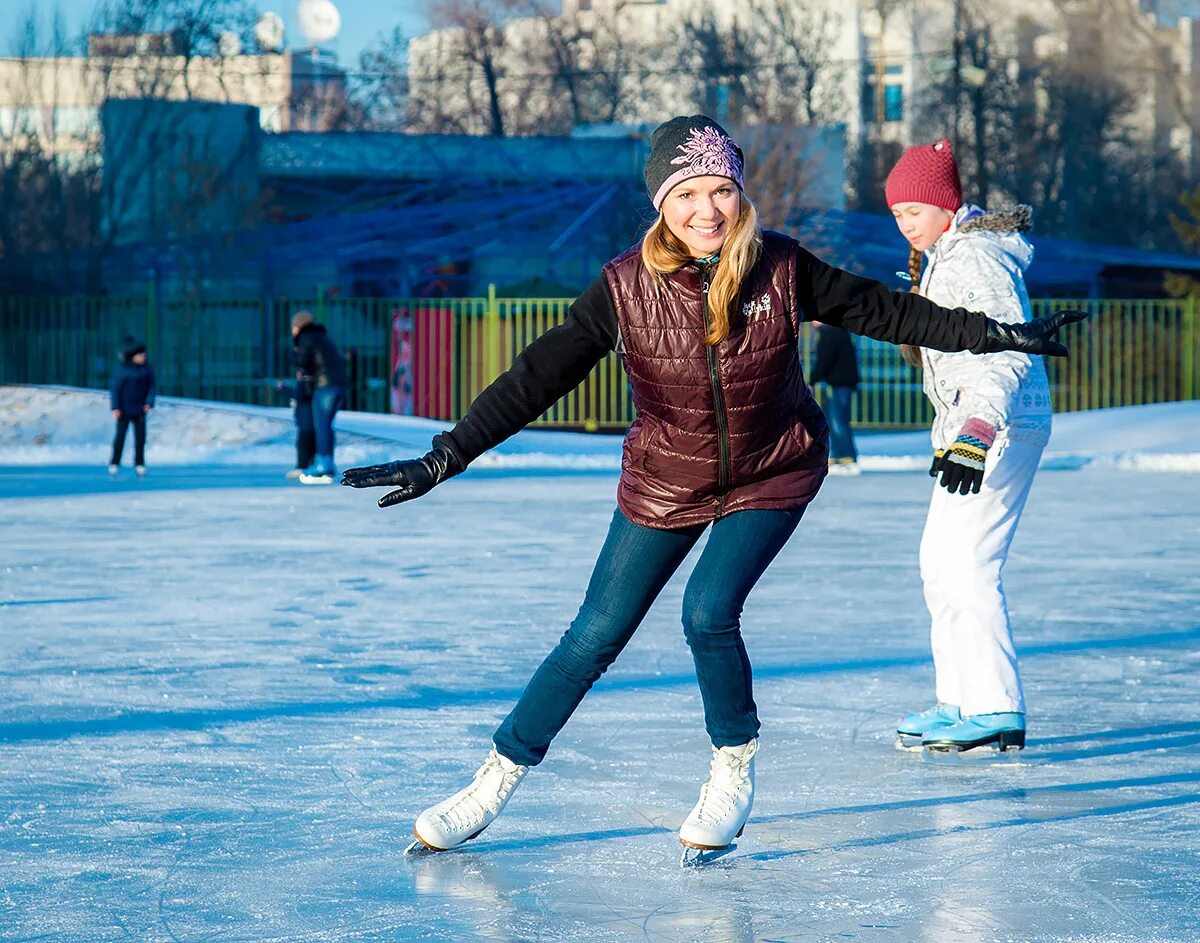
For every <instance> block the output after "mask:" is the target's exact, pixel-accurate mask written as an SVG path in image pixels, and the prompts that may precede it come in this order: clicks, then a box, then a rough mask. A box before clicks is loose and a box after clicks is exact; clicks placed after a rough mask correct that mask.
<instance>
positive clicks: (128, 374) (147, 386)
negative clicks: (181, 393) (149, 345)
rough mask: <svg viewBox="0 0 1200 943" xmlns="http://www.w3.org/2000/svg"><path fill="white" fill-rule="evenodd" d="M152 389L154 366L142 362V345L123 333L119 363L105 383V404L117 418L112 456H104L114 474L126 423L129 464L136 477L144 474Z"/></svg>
mask: <svg viewBox="0 0 1200 943" xmlns="http://www.w3.org/2000/svg"><path fill="white" fill-rule="evenodd" d="M156 392H157V386H156V384H155V381H154V368H153V367H151V366H150V364H149V363H147V362H146V345H145V344H143V343H141V342H139V341H137V340H135V339H134V338H132V337H126V338H125V339H124V341H122V343H121V363H120V365H119V366H118V367H117V370H116V372H115V373H114V374H113V378H112V383H111V385H110V387H109V397H108V403H109V408H110V409H111V410H112V414H113V418H114V419H115V420H116V421H117V431H116V435H115V436H114V437H113V445H112V457H111V458H110V459H109V460H108V473H109V474H110V475H114V476H115V475H116V474H117V472H119V471H120V470H121V455H122V453H123V452H124V451H125V433H126V432H127V431H128V429H129V427H130V426H133V462H134V465H133V468H134V471H135V472H136V473H137V476H138V477H139V478H141V477H142V476H144V475H145V474H146V417H147V416H148V415H149V414H150V410H152V409H153V408H154V396H155V393H156Z"/></svg>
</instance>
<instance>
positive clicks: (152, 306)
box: [146, 282, 158, 356]
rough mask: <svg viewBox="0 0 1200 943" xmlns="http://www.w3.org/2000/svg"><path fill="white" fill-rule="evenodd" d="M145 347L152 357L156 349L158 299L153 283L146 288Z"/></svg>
mask: <svg viewBox="0 0 1200 943" xmlns="http://www.w3.org/2000/svg"><path fill="white" fill-rule="evenodd" d="M146 347H147V349H149V350H150V351H151V356H154V352H155V350H156V349H157V347H158V297H157V296H156V295H155V293H154V282H150V284H149V285H147V286H146Z"/></svg>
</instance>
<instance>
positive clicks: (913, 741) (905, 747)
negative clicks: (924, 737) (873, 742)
mask: <svg viewBox="0 0 1200 943" xmlns="http://www.w3.org/2000/svg"><path fill="white" fill-rule="evenodd" d="M922 746H923V745H922V743H921V738H920V737H919V736H911V735H909V734H905V733H898V734H896V749H897V750H900V751H902V752H904V753H920V752H921V749H922Z"/></svg>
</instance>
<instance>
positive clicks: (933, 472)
mask: <svg viewBox="0 0 1200 943" xmlns="http://www.w3.org/2000/svg"><path fill="white" fill-rule="evenodd" d="M945 457H946V450H945V449H934V450H933V464H932V465H930V466H929V477H930V478H936V477H937V476H938V472H940V471H941V470H942V460H943V459H944V458H945Z"/></svg>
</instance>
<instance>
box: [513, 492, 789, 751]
mask: <svg viewBox="0 0 1200 943" xmlns="http://www.w3.org/2000/svg"><path fill="white" fill-rule="evenodd" d="M803 513H804V512H803V510H797V511H739V512H738V513H736V514H731V515H729V516H728V517H724V518H722V519H721V520H719V521H717V522H716V523H714V524H713V525H712V533H711V534H710V535H709V538H708V543H707V544H706V545H705V547H704V551H703V553H701V554H700V559H699V560H698V561H697V562H696V567H695V569H694V570H693V571H692V575H691V577H690V578H689V579H688V583H687V588H686V589H685V590H684V594H683V632H684V637H685V638H686V639H687V643H688V646H689V647H690V648H691V650H692V660H693V662H694V663H695V665H696V680H697V681H698V682H699V684H700V696H701V698H702V700H703V701H704V726H705V728H706V729H707V730H708V735H709V737H710V738H711V739H712V742H713V744H714V745H715V746H718V747H723V746H737V745H739V744H742V743H746V742H747V741H749V740H752V739H754V737H756V736H757V735H758V709H757V708H756V706H755V704H754V695H753V691H752V683H751V675H750V659H749V657H748V656H747V654H746V646H745V645H744V644H743V642H742V633H741V614H742V606H743V605H744V604H745V602H746V597H747V596H749V595H750V590H752V589H753V588H754V585H755V583H757V582H758V579H759V577H760V576H762V575H763V573H764V572H765V571H766V569H767V567H768V566H769V565H770V563H771V561H772V560H774V559H775V556H776V554H778V553H779V551H780V550H781V549H782V548H783V545H784V544H785V543H787V540H788V538H789V537H791V535H792V532H793V531H794V530H795V529H796V525H797V524H799V523H800V518H801V516H802V515H803ZM707 526H708V525H705V524H701V525H697V526H695V527H687V528H681V529H678V530H658V529H655V528H650V527H642V526H641V525H639V524H634V523H632V522H631V521H629V520H628V519H627V518H626V517H625V516H624V515H623V514H621V512H620V511H617V513H616V514H614V515H613V520H612V525H611V526H610V527H609V531H608V537H607V539H606V540H605V541H604V547H603V549H601V551H600V556H599V558H598V559H597V560H596V567H595V569H594V570H593V571H592V579H591V582H590V583H589V584H588V588H587V593H586V594H585V596H584V599H583V605H582V606H581V607H580V609H579V614H578V615H577V616H576V617H575V621H574V622H572V623H571V626H570V628H568V629H567V631H566V632H565V633H564V635H563V637H562V638H561V639H560V640H559V643H558V645H557V646H556V647H555V649H554V650H553V651H552V652H551V653H550V654H549V656H547V658H546V660H545V661H543V662H542V664H541V667H539V668H538V669H537V671H535V672H534V675H533V678H532V679H530V681H529V684H527V685H526V686H525V691H524V693H522V695H521V698H520V700H518V701H517V706H516V707H514V708H513V709H512V712H511V713H510V714H509V715H508V716H507V717H506V718H505V719H504V722H503V723H501V724H500V727H499V729H498V730H497V731H496V734H495V736H494V738H493V739H494V741H495V744H496V749H498V750H499V751H500V753H502V754H503V755H504V756H506V757H508V758H509V759H510V760H512V761H513V762H515V763H521V764H523V765H525V766H536V765H537V764H538V763H540V762H541V761H542V759H543V758H544V757H545V756H546V750H547V749H549V747H550V741H551V740H553V739H554V736H555V734H557V733H558V732H559V730H561V729H562V727H563V725H564V724H566V722H567V719H568V718H569V717H570V716H571V714H572V713H573V712H574V711H575V708H576V707H577V706H579V702H580V701H582V700H583V696H584V695H585V694H587V692H588V690H589V689H590V688H591V686H592V685H593V684H594V683H595V682H596V680H597V679H598V678H599V677H600V676H601V675H602V674H604V672H605V671H606V670H607V669H608V666H609V665H611V664H612V663H613V661H615V660H616V657H617V656H618V655H619V654H620V653H621V650H622V649H623V648H624V647H625V645H626V644H627V643H628V642H629V640H630V639H631V638H632V637H633V633H634V632H635V631H637V627H638V626H639V625H640V624H641V622H642V619H643V618H644V617H645V615H646V612H647V611H648V610H649V608H650V605H651V604H652V603H653V602H654V600H655V598H656V597H657V596H658V594H659V592H660V591H661V590H662V588H663V586H665V585H666V583H667V580H669V579H670V578H671V575H672V574H673V573H674V572H675V570H676V569H678V567H679V564H680V563H682V562H683V560H684V557H686V556H687V554H688V551H689V550H691V549H692V547H693V546H694V545H695V543H696V541H697V540H699V539H700V536H701V534H703V533H704V531H705V529H706V528H707Z"/></svg>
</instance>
